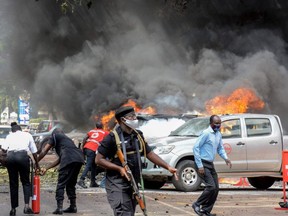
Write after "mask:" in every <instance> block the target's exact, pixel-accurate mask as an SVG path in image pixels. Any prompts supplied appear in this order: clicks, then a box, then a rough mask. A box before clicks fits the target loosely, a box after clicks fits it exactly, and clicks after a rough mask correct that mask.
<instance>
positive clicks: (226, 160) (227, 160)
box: [225, 159, 232, 169]
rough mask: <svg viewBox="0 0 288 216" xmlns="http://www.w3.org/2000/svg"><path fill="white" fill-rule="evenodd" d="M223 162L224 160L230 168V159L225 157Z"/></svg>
mask: <svg viewBox="0 0 288 216" xmlns="http://www.w3.org/2000/svg"><path fill="white" fill-rule="evenodd" d="M225 162H226V164H227V166H229V168H230V169H231V167H232V163H231V161H230V160H229V159H225Z"/></svg>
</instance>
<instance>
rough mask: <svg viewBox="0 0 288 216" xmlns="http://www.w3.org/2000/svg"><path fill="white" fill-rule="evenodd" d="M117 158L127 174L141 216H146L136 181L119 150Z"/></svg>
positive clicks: (119, 149)
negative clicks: (141, 212) (141, 213)
mask: <svg viewBox="0 0 288 216" xmlns="http://www.w3.org/2000/svg"><path fill="white" fill-rule="evenodd" d="M117 156H118V158H119V160H120V162H121V163H122V166H123V167H124V168H125V170H126V172H127V174H128V177H129V179H128V180H129V181H130V183H131V186H132V188H133V195H134V197H135V199H136V200H137V202H138V204H139V206H140V208H141V210H142V211H143V215H144V216H148V215H147V210H146V206H145V203H144V201H143V199H142V197H141V194H140V192H139V188H138V186H137V183H136V181H135V179H134V177H133V174H132V171H131V170H130V167H129V166H128V164H127V162H126V161H125V159H124V155H123V153H122V151H121V148H118V149H117Z"/></svg>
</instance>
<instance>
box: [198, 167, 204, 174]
mask: <svg viewBox="0 0 288 216" xmlns="http://www.w3.org/2000/svg"><path fill="white" fill-rule="evenodd" d="M198 173H199V174H200V175H202V176H203V175H204V174H205V171H204V167H201V168H199V169H198Z"/></svg>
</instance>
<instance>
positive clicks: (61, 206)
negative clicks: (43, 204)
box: [53, 200, 63, 215]
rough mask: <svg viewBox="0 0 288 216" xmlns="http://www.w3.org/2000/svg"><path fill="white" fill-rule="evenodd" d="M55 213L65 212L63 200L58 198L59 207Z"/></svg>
mask: <svg viewBox="0 0 288 216" xmlns="http://www.w3.org/2000/svg"><path fill="white" fill-rule="evenodd" d="M53 214H59V215H62V214H63V200H57V209H56V210H55V211H54V212H53Z"/></svg>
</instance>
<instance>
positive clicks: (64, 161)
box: [38, 128, 84, 214]
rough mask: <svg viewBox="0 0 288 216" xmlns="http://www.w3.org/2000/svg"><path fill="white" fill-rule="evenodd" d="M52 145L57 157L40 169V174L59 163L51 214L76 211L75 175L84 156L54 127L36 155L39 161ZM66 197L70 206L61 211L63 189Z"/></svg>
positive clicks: (82, 162) (76, 175)
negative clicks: (54, 200)
mask: <svg viewBox="0 0 288 216" xmlns="http://www.w3.org/2000/svg"><path fill="white" fill-rule="evenodd" d="M52 147H54V148H55V151H56V154H57V155H58V159H57V160H56V161H54V162H52V163H51V164H48V165H47V167H46V168H44V169H41V174H42V175H44V174H45V173H46V171H47V170H48V169H50V168H52V167H55V166H57V165H58V164H59V169H58V181H57V187H56V196H55V198H56V201H57V208H56V210H55V211H54V212H53V214H63V212H67V213H76V212H77V207H76V188H75V185H76V183H77V177H78V174H79V172H80V169H81V167H82V165H83V164H84V156H83V153H82V151H81V150H80V149H79V148H77V147H76V145H75V144H74V142H73V141H72V140H71V139H70V138H69V137H67V136H66V135H65V134H64V132H63V131H62V130H61V129H60V128H56V129H55V130H54V131H53V132H52V135H51V137H50V139H49V141H48V144H46V145H45V147H44V149H43V150H42V152H41V153H40V154H39V156H38V160H39V161H40V160H41V159H42V158H43V157H44V156H45V155H46V154H47V153H48V151H49V150H50V149H51V148H52ZM65 188H66V193H67V196H68V199H69V200H70V206H69V207H68V208H67V209H65V210H64V211H63V200H64V190H65Z"/></svg>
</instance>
